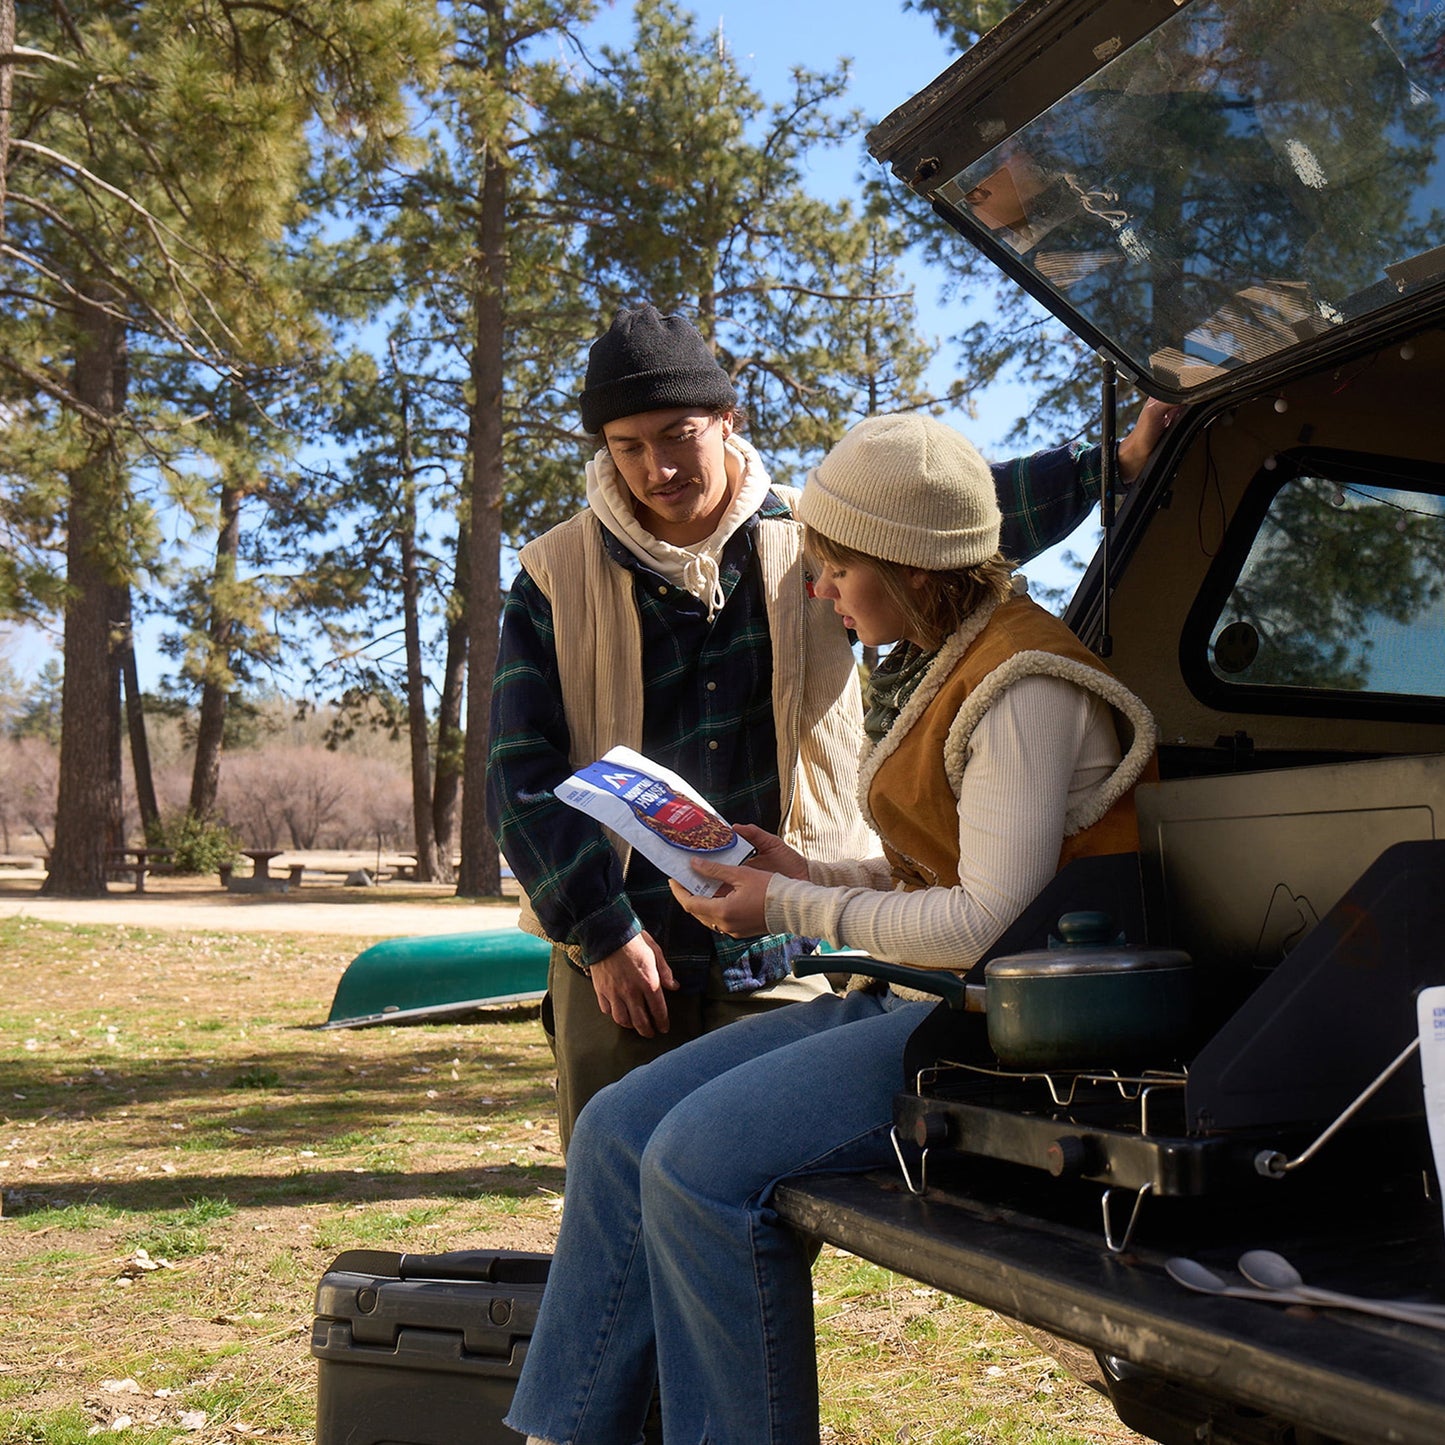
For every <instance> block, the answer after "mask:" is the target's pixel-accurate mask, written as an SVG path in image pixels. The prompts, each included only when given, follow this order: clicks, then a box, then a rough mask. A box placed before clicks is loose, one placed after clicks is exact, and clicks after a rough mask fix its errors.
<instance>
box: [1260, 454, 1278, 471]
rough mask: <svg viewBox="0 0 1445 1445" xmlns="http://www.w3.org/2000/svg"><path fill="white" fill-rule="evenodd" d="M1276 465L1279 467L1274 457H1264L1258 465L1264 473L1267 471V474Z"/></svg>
mask: <svg viewBox="0 0 1445 1445" xmlns="http://www.w3.org/2000/svg"><path fill="white" fill-rule="evenodd" d="M1278 465H1279V461H1278V459H1277V458H1275V457H1273V456H1268V457H1266V458H1265V459H1264V460H1263V461H1262V462H1261V463H1260V466H1262V467H1263V468H1264V469H1265V471H1267V472H1272V471H1273V470H1274V469H1275V468H1276V467H1277V466H1278Z"/></svg>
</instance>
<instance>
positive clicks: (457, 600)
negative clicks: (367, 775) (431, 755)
mask: <svg viewBox="0 0 1445 1445" xmlns="http://www.w3.org/2000/svg"><path fill="white" fill-rule="evenodd" d="M468 542H469V532H468V528H467V524H466V523H465V522H462V523H461V524H460V526H459V527H458V529H457V553H456V557H457V561H456V582H455V585H454V587H453V590H452V596H451V600H450V603H449V605H448V607H447V660H446V667H445V670H444V672H443V674H442V697H441V703H440V704H439V706H438V707H437V754H436V777H435V781H434V782H433V784H432V831H433V832H434V833H435V835H436V840H437V854H438V857H439V859H440V862H441V867H442V874H441V877H442V881H443V882H446V883H453V882H455V881H456V878H455V874H454V872H453V869H452V859H453V858H454V857H455V856H456V851H457V804H458V802H459V801H460V798H461V788H462V765H463V756H462V754H463V748H464V746H465V738H464V735H463V733H462V699H463V698H464V697H465V695H466V683H467V569H468V567H470V566H471V563H470V561H469V556H470V548H469V546H468Z"/></svg>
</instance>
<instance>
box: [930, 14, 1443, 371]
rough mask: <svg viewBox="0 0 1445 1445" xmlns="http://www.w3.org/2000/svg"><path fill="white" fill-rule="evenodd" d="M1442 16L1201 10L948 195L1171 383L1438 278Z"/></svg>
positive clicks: (1016, 136) (1136, 50)
mask: <svg viewBox="0 0 1445 1445" xmlns="http://www.w3.org/2000/svg"><path fill="white" fill-rule="evenodd" d="M1442 100H1445V3H1440V0H1283V3H1282V0H1196V3H1194V4H1191V5H1188V6H1185V7H1184V8H1182V9H1181V10H1180V11H1179V13H1178V14H1177V15H1175V16H1173V17H1172V18H1170V19H1169V20H1167V21H1166V22H1165V23H1163V24H1162V25H1160V26H1158V27H1157V28H1156V29H1154V30H1153V31H1151V32H1150V33H1149V34H1148V35H1147V36H1146V37H1145V38H1144V39H1142V40H1140V41H1139V42H1138V43H1136V44H1135V45H1133V46H1131V47H1129V48H1128V49H1126V50H1124V51H1122V52H1121V53H1120V54H1119V55H1118V56H1117V57H1116V58H1114V59H1113V60H1111V61H1109V63H1107V64H1105V65H1104V66H1103V67H1102V68H1101V69H1100V70H1098V71H1097V72H1096V73H1095V74H1094V75H1093V76H1092V77H1091V78H1090V79H1089V80H1088V81H1086V82H1085V83H1084V84H1083V85H1081V86H1079V87H1078V88H1077V89H1075V90H1074V91H1072V92H1071V93H1070V94H1069V95H1067V96H1065V97H1064V98H1063V99H1062V100H1060V101H1058V102H1057V103H1056V104H1054V105H1053V106H1052V107H1050V108H1049V109H1048V110H1046V111H1044V113H1043V114H1042V115H1040V116H1039V117H1038V118H1037V119H1035V120H1033V121H1031V122H1029V123H1028V124H1026V125H1024V126H1023V127H1021V128H1020V129H1019V130H1017V131H1016V132H1015V133H1013V134H1012V135H1010V136H1009V137H1008V138H1006V139H1002V140H1001V141H1000V143H999V144H997V145H996V146H994V148H993V149H992V150H990V151H989V152H988V153H987V154H986V155H984V156H982V157H981V158H980V159H979V160H978V161H977V162H975V163H973V164H971V165H969V166H967V167H966V168H965V169H964V170H962V171H960V172H959V173H958V174H957V175H956V176H954V177H952V178H951V179H950V180H948V181H946V182H945V183H944V184H943V186H942V187H941V188H940V190H939V192H938V194H939V196H940V198H941V199H942V200H943V201H944V202H945V203H946V204H948V205H949V206H951V207H952V208H953V209H954V210H955V211H956V212H957V214H958V216H959V217H960V219H961V221H962V222H963V223H964V224H965V225H966V226H968V227H970V228H982V229H983V230H985V231H986V232H987V233H988V235H989V236H990V237H991V238H992V240H993V241H994V242H996V243H997V244H998V246H999V247H1000V248H1001V250H1002V252H1003V254H1004V255H1005V256H1012V257H1014V258H1016V260H1017V263H1018V264H1020V265H1022V266H1024V267H1026V268H1027V269H1028V270H1029V271H1031V272H1032V273H1033V274H1034V276H1035V277H1036V278H1037V281H1038V282H1039V283H1041V285H1042V286H1043V287H1044V288H1045V289H1046V290H1047V291H1051V292H1053V293H1054V296H1055V297H1056V298H1057V299H1058V302H1059V308H1058V309H1059V311H1060V314H1061V315H1066V316H1067V315H1068V314H1069V313H1072V315H1073V316H1075V317H1078V318H1082V320H1083V321H1084V322H1085V323H1087V325H1088V326H1089V327H1092V328H1093V330H1094V331H1095V332H1097V333H1099V334H1102V335H1103V336H1105V337H1106V338H1108V339H1109V341H1110V342H1111V343H1112V344H1113V345H1114V346H1115V347H1116V348H1117V350H1118V352H1119V354H1120V355H1121V356H1123V357H1125V358H1128V360H1129V361H1130V363H1131V364H1132V365H1133V366H1135V367H1136V368H1137V369H1138V370H1139V371H1140V372H1142V373H1145V374H1150V375H1152V376H1154V377H1155V379H1156V380H1157V381H1158V382H1159V383H1160V384H1161V388H1162V389H1164V390H1172V391H1175V392H1178V391H1185V392H1187V391H1188V390H1189V389H1190V388H1191V387H1195V386H1200V385H1205V384H1207V383H1209V382H1211V381H1213V380H1214V379H1216V378H1218V377H1220V376H1222V375H1224V374H1226V373H1228V372H1231V371H1233V370H1235V369H1236V368H1239V367H1241V366H1246V365H1250V364H1253V363H1256V362H1260V361H1262V360H1264V359H1266V358H1269V357H1271V356H1275V355H1277V354H1278V353H1279V352H1281V351H1283V350H1284V349H1286V348H1288V347H1291V346H1293V345H1295V344H1296V343H1298V342H1307V341H1309V340H1310V339H1311V338H1313V337H1315V336H1318V335H1320V334H1322V333H1325V332H1328V331H1329V330H1331V329H1332V328H1335V327H1337V326H1339V325H1340V324H1341V323H1344V322H1347V321H1352V320H1354V319H1356V318H1357V317H1361V316H1364V315H1366V314H1367V313H1370V312H1373V311H1376V310H1379V309H1380V308H1382V307H1384V306H1386V305H1389V304H1391V303H1394V302H1396V301H1398V300H1399V299H1400V298H1402V297H1405V296H1409V295H1411V294H1413V293H1414V292H1416V291H1418V290H1420V289H1421V288H1422V287H1425V286H1429V285H1432V284H1438V283H1439V281H1440V280H1441V277H1442V273H1445V246H1442V244H1441V243H1442V241H1445V165H1442V157H1445V148H1442V144H1441V142H1442V137H1445V105H1442Z"/></svg>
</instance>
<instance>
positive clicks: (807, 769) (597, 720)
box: [519, 486, 878, 941]
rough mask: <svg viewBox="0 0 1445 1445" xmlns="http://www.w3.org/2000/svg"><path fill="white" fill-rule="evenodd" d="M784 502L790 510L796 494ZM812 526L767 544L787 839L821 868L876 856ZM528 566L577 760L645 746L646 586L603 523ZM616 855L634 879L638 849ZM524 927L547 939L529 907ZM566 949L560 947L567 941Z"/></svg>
mask: <svg viewBox="0 0 1445 1445" xmlns="http://www.w3.org/2000/svg"><path fill="white" fill-rule="evenodd" d="M773 491H774V492H775V493H776V494H777V495H778V496H779V497H780V498H782V500H783V501H784V502H786V503H788V504H789V505H790V506H791V505H792V503H793V502H794V501H795V500H796V498H797V492H796V491H795V490H793V489H792V488H788V487H781V486H774V488H773ZM802 537H803V527H802V523H800V522H796V521H794V520H793V519H792V518H791V517H775V518H760V519H759V521H758V525H757V531H756V534H755V539H756V549H757V562H758V566H759V568H760V569H761V573H762V586H763V596H764V599H765V603H766V609H767V617H768V632H769V635H770V637H771V639H772V648H773V686H772V701H773V721H774V727H775V730H776V734H777V759H778V781H779V784H780V790H781V804H782V819H783V825H782V827H781V829H780V830H779V831H780V832H781V834H782V836H783V837H784V838H785V839H786V840H787V842H788V843H789V844H791V845H792V846H793V847H794V848H797V849H798V850H799V852H801V853H804V854H806V855H809V856H813V857H824V858H854V857H864V856H867V855H868V854H870V853H876V851H877V846H878V845H877V840H876V839H874V838H872V837H871V836H870V835H869V832H868V829H867V827H866V825H865V824H864V823H863V821H862V819H861V817H860V816H859V812H858V804H857V801H856V799H857V778H858V752H859V747H860V744H861V742H862V738H863V714H862V704H861V701H860V699H859V693H858V677H857V665H856V663H855V661H854V658H853V650H852V648H851V647H850V646H849V644H848V637H847V634H846V633H845V632H844V630H843V626H842V624H841V622H840V621H839V619H838V618H837V616H836V615H835V614H834V612H833V608H832V604H831V603H829V602H827V601H825V600H824V599H821V598H814V597H810V596H809V595H808V589H807V577H806V575H805V571H804V565H803V542H802ZM519 560H520V561H521V564H522V566H523V567H524V568H526V570H527V573H528V575H529V576H530V577H531V578H532V580H533V581H534V582H536V584H537V586H538V587H539V588H541V590H542V592H543V594H544V595H545V596H546V597H547V600H548V601H549V602H550V603H551V605H552V615H553V617H554V619H555V621H556V625H555V636H556V646H557V667H558V671H559V673H560V676H561V686H562V705H563V709H564V711H565V714H566V718H567V727H568V731H569V733H570V737H571V760H572V763H573V765H574V766H585V765H586V764H587V763H590V762H592V761H593V760H594V759H596V758H598V757H600V756H601V755H602V754H603V753H604V752H606V751H607V749H608V748H610V747H614V746H616V745H617V744H619V743H621V744H625V745H626V746H628V747H631V748H640V747H641V746H642V713H643V702H644V695H645V689H646V679H645V678H644V677H643V675H642V622H641V618H640V616H639V615H638V611H637V604H636V601H635V599H634V597H633V577H634V574H633V573H632V572H631V571H630V570H629V569H628V568H626V567H619V566H618V565H617V563H615V562H614V561H613V560H612V559H611V558H610V557H609V556H608V555H607V549H606V546H605V544H604V540H603V532H602V526H601V524H600V523H599V522H598V520H597V517H596V515H595V514H594V513H593V512H591V511H590V510H589V511H583V512H579V513H578V514H577V515H576V516H574V517H572V518H570V519H569V520H568V521H566V522H563V523H561V524H560V525H559V526H557V527H554V528H552V530H551V531H549V532H547V533H546V534H545V535H543V536H541V537H538V538H537V539H536V540H535V541H533V542H529V543H528V544H527V545H526V546H525V547H523V548H522V550H521V553H520V556H519ZM611 840H612V843H613V846H614V847H615V848H616V849H617V850H618V852H619V853H620V854H621V856H622V865H623V868H624V869H625V868H626V866H627V860H628V857H629V856H630V849H629V848H628V846H627V844H625V843H624V842H623V841H622V840H621V839H620V838H618V837H617V836H616V835H611ZM520 924H521V926H522V927H523V928H524V929H526V930H527V931H528V932H531V933H536V934H538V935H539V936H541V937H546V934H545V933H544V932H543V930H542V927H541V924H540V923H539V922H538V920H537V918H536V915H535V913H534V912H533V911H532V908H531V905H530V904H529V903H528V901H527V900H526V898H525V897H524V898H523V900H522V909H521V919H520ZM558 941H560V940H558Z"/></svg>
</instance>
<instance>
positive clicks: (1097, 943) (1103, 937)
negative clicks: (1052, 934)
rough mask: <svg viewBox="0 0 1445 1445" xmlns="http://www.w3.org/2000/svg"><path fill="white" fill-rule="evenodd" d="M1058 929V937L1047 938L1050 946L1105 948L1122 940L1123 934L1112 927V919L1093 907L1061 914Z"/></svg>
mask: <svg viewBox="0 0 1445 1445" xmlns="http://www.w3.org/2000/svg"><path fill="white" fill-rule="evenodd" d="M1058 930H1059V932H1058V937H1057V938H1050V939H1049V946H1050V947H1051V948H1059V947H1064V948H1105V947H1108V946H1109V945H1110V944H1121V943H1123V942H1124V935H1123V934H1122V933H1121V932H1119V930H1117V929H1116V928H1115V927H1114V920H1113V919H1112V918H1110V917H1109V915H1108V914H1107V913H1104V912H1102V911H1100V910H1098V909H1093V908H1081V909H1078V910H1076V911H1075V912H1073V913H1065V914H1063V915H1061V917H1060V918H1059V922H1058Z"/></svg>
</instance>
